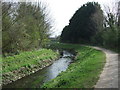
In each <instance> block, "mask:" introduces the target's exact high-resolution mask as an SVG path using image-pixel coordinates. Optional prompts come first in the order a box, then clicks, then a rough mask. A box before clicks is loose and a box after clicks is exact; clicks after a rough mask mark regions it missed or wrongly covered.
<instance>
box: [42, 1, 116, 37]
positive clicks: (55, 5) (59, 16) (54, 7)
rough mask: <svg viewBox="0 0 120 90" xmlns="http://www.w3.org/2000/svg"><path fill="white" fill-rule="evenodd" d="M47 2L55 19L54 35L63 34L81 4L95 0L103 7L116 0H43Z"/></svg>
mask: <svg viewBox="0 0 120 90" xmlns="http://www.w3.org/2000/svg"><path fill="white" fill-rule="evenodd" d="M41 1H44V2H47V4H48V7H49V8H50V9H49V10H50V12H51V16H52V18H53V19H54V27H55V28H54V33H53V35H52V36H55V35H59V34H61V31H62V30H63V28H64V27H65V26H66V25H68V23H69V19H70V18H71V17H72V16H73V14H74V13H75V11H76V10H78V8H80V7H81V5H83V4H85V3H87V2H91V1H95V2H98V3H99V4H101V7H102V9H103V8H104V6H106V5H108V6H111V4H112V3H113V2H114V1H115V0H41Z"/></svg>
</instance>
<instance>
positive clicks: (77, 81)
mask: <svg viewBox="0 0 120 90" xmlns="http://www.w3.org/2000/svg"><path fill="white" fill-rule="evenodd" d="M53 47H54V48H63V49H74V50H75V51H76V52H77V56H76V58H75V61H74V63H72V64H70V66H69V67H68V69H67V70H66V71H65V72H62V73H60V74H59V75H58V76H57V77H56V78H55V79H52V80H51V81H49V82H47V83H45V84H44V85H43V86H42V88H93V87H94V85H95V84H96V82H97V81H98V79H99V75H100V73H101V71H102V69H103V67H104V64H105V54H104V53H103V52H101V51H98V50H95V49H93V48H90V47H85V46H80V45H72V44H59V43H57V44H54V45H52V48H53Z"/></svg>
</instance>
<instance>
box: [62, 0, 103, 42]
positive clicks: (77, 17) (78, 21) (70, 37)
mask: <svg viewBox="0 0 120 90" xmlns="http://www.w3.org/2000/svg"><path fill="white" fill-rule="evenodd" d="M102 27H103V12H102V10H101V7H100V5H99V4H98V3H96V2H88V3H87V4H84V5H83V6H82V7H81V8H79V9H78V10H77V11H76V13H75V14H74V15H73V17H72V18H71V19H70V23H69V25H68V26H67V27H65V28H64V29H63V32H62V34H61V41H62V42H66V41H67V42H71V43H82V42H91V38H92V37H93V36H95V35H96V33H97V32H98V31H99V30H100V29H101V28H102Z"/></svg>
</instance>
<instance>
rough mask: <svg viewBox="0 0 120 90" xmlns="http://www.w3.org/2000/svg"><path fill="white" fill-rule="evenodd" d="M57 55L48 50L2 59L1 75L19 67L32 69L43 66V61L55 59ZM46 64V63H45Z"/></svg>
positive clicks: (23, 53)
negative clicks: (35, 66)
mask: <svg viewBox="0 0 120 90" xmlns="http://www.w3.org/2000/svg"><path fill="white" fill-rule="evenodd" d="M57 56H58V54H57V53H55V52H53V51H52V50H50V49H40V50H36V51H29V52H22V53H20V54H19V55H14V56H8V57H3V58H2V61H3V62H2V73H3V74H4V73H8V72H12V71H14V70H17V69H20V68H21V67H26V68H32V67H34V65H38V66H39V65H42V64H44V63H43V62H42V61H43V60H44V61H45V60H52V59H56V58H57ZM45 63H47V62H45Z"/></svg>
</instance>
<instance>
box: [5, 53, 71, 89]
mask: <svg viewBox="0 0 120 90" xmlns="http://www.w3.org/2000/svg"><path fill="white" fill-rule="evenodd" d="M70 57H73V55H72V54H71V53H69V52H67V51H63V56H62V57H61V58H60V59H58V60H56V61H55V62H54V63H53V64H52V65H50V66H48V67H45V68H44V69H42V70H39V71H38V72H36V73H34V74H31V75H29V76H26V77H24V78H22V79H20V80H17V81H15V82H13V83H11V84H8V85H6V86H3V88H39V87H40V86H41V85H42V84H43V83H45V82H48V81H49V80H51V79H53V78H55V77H57V76H58V74H59V73H61V72H62V71H65V70H66V69H67V68H68V66H69V64H70V63H71V62H72V59H71V58H70Z"/></svg>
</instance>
